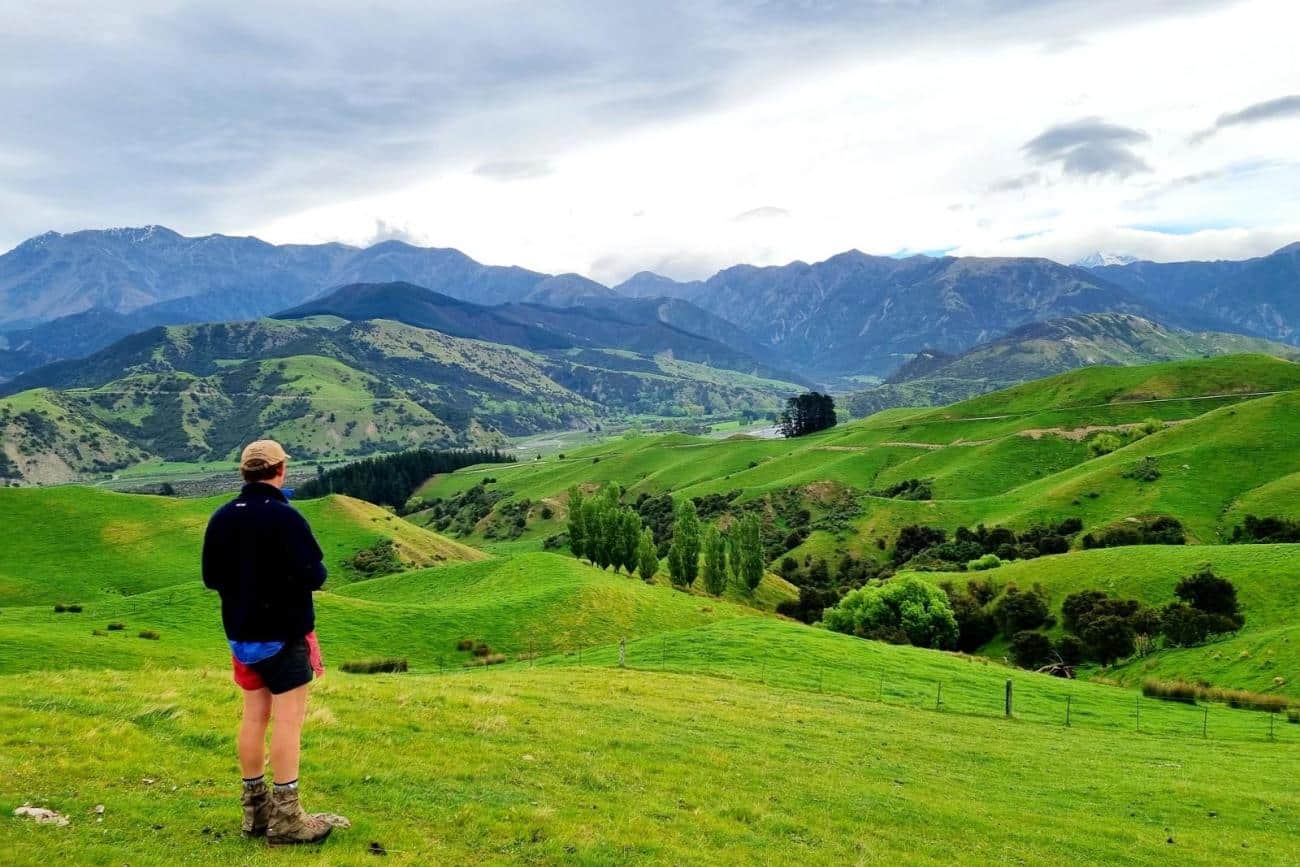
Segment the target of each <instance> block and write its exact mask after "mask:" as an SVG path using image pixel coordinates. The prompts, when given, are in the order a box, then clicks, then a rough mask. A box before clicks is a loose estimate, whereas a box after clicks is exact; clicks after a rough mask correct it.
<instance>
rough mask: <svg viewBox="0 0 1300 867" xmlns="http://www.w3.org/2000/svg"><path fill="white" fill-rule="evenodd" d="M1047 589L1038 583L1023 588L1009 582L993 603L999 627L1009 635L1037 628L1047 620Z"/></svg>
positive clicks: (1004, 633)
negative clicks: (1028, 588)
mask: <svg viewBox="0 0 1300 867" xmlns="http://www.w3.org/2000/svg"><path fill="white" fill-rule="evenodd" d="M1047 615H1048V611H1047V591H1045V590H1044V589H1043V588H1042V587H1039V586H1038V585H1034V587H1033V588H1032V589H1030V590H1021V589H1020V588H1019V587H1017V586H1016V585H1014V584H1008V585H1007V589H1006V591H1005V592H1004V593H1003V594H1002V595H1001V596H1000V597H999V598H998V600H997V602H995V603H994V605H993V617H994V618H995V619H996V620H997V624H998V628H999V629H1001V630H1002V634H1003V635H1006V636H1007V637H1011V636H1014V635H1015V634H1016V633H1017V632H1023V631H1025V630H1030V629H1037V628H1038V627H1040V626H1042V625H1043V624H1044V623H1046V622H1047Z"/></svg>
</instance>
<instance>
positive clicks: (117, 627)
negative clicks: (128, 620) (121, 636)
mask: <svg viewBox="0 0 1300 867" xmlns="http://www.w3.org/2000/svg"><path fill="white" fill-rule="evenodd" d="M123 629H126V624H125V623H117V622H113V623H110V624H108V631H109V632H121V631H122V630H123Z"/></svg>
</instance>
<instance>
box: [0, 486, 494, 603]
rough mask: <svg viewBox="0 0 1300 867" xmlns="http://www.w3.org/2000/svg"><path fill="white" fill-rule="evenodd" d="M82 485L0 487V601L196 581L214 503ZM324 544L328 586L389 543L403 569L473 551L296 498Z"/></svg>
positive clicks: (363, 511) (345, 502)
mask: <svg viewBox="0 0 1300 867" xmlns="http://www.w3.org/2000/svg"><path fill="white" fill-rule="evenodd" d="M227 499H229V497H228V496H226V497H215V498H207V499H201V500H188V499H177V498H172V497H151V496H141V495H135V494H115V493H109V492H105V491H98V490H92V489H89V488H76V487H58V488H49V489H27V488H21V489H7V490H0V514H3V515H4V521H3V523H2V524H0V605H3V606H13V605H35V604H40V605H42V606H44V605H45V604H46V603H54V602H100V601H106V600H117V601H119V602H120V601H121V599H122V597H123V596H131V595H134V594H137V593H144V592H148V591H150V590H157V589H160V588H168V587H174V586H176V585H180V584H183V583H186V582H192V581H196V580H198V577H199V576H198V564H199V552H200V550H201V548H202V544H203V531H204V528H205V527H206V526H207V522H208V517H209V516H210V515H211V514H212V512H213V511H214V510H215V509H216V508H217V506H219V505H220V504H221V503H222V502H224V501H225V500H227ZM297 505H298V507H299V508H300V509H301V510H302V512H303V514H304V515H305V516H306V517H307V519H308V520H309V521H310V522H311V523H312V525H313V527H315V529H316V532H317V535H318V536H319V538H320V541H321V548H322V549H323V550H324V551H325V562H326V566H327V568H328V569H329V570H330V575H331V578H330V582H331V586H337V585H339V584H342V583H346V582H348V581H353V580H357V579H358V578H359V577H362V576H361V575H359V574H358V573H357V572H356V571H355V570H354V569H351V568H350V567H349V566H348V565H347V564H346V562H345V561H347V560H348V559H349V558H351V557H352V556H354V555H355V554H356V553H357V552H358V551H361V550H363V549H367V548H371V547H373V546H374V545H375V544H376V543H377V542H380V541H381V540H391V541H392V542H393V544H394V546H395V549H396V552H397V556H398V558H399V560H400V561H401V562H402V564H403V565H404V566H407V567H410V566H427V565H431V564H434V563H440V562H453V561H463V560H475V559H480V558H482V556H483V555H482V553H481V552H479V551H477V550H475V549H473V548H469V547H467V546H465V545H462V544H460V543H459V542H454V541H452V540H450V539H447V538H444V537H442V536H439V535H438V534H436V533H431V532H429V531H427V530H423V529H421V528H419V527H415V526H413V525H411V524H410V523H408V522H406V521H402V520H401V519H399V518H396V517H394V516H393V515H391V514H390V513H388V512H386V511H384V510H383V509H380V508H378V507H377V506H372V505H370V504H369V503H364V502H362V501H360V500H353V499H350V498H348V497H341V496H332V497H326V498H324V499H321V500H309V501H305V502H302V503H299V504H297Z"/></svg>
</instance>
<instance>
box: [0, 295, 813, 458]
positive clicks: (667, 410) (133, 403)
mask: <svg viewBox="0 0 1300 867" xmlns="http://www.w3.org/2000/svg"><path fill="white" fill-rule="evenodd" d="M558 320H564V321H565V323H566V324H565V328H563V329H562V328H558V327H555V325H554V322H556V321H558ZM485 334H489V335H491V336H492V337H494V338H496V339H495V340H488V339H485V338H484V336H483V335H485ZM638 344H644V345H645V346H647V347H652V348H654V352H653V353H650V352H647V353H640V352H635V351H631V350H629V349H628V348H627V347H628V346H629V345H638ZM728 365H731V367H728ZM734 368H749V370H741V369H734ZM804 387H805V385H804V384H801V383H797V382H791V381H788V380H782V379H780V378H778V375H777V372H775V371H769V370H768V369H766V368H765V367H764V366H763V365H761V364H758V363H757V362H755V361H754V360H753V359H750V358H748V357H746V356H743V355H742V354H740V353H737V352H735V351H733V350H730V349H728V348H726V347H724V346H722V345H721V344H717V343H714V342H713V341H709V340H707V339H705V338H702V337H699V336H697V335H694V334H690V333H688V332H682V331H679V330H677V329H675V328H673V327H672V326H669V325H666V324H664V323H662V322H660V321H659V320H658V319H657V318H654V311H648V312H647V313H646V316H645V318H643V319H641V320H633V319H630V318H627V317H623V316H619V315H615V314H612V313H610V312H609V311H607V310H601V309H598V308H594V309H592V310H577V311H572V312H569V311H556V310H554V309H552V308H546V307H540V306H535V305H526V304H520V305H500V306H496V307H486V306H482V305H476V304H471V303H469V302H464V301H457V300H456V299H452V298H448V297H447V296H445V295H440V294H439V293H436V292H432V291H431V290H428V289H424V288H421V287H418V286H414V285H412V284H406V283H395V284H355V285H351V286H346V287H343V288H340V289H338V290H336V291H335V292H333V293H331V294H330V295H328V296H326V297H325V298H322V299H320V300H319V301H316V302H312V303H311V304H308V305H305V306H300V307H298V308H295V309H291V310H289V311H285V312H284V313H283V314H281V315H280V316H279V317H275V318H263V319H258V320H251V321H243V322H229V323H224V322H223V323H201V324H193V325H172V326H157V327H155V328H151V329H148V330H146V331H142V332H139V333H137V334H133V335H131V336H129V337H126V338H123V339H122V340H119V341H117V342H116V343H114V344H113V345H112V346H109V347H107V348H104V349H101V350H99V351H98V352H96V353H93V354H92V355H90V356H88V357H86V358H81V359H75V360H65V361H60V362H56V363H53V364H49V365H45V366H43V367H40V368H38V369H36V370H33V371H28V372H26V373H24V374H22V375H20V376H18V377H17V378H15V379H14V380H12V381H10V382H8V383H4V384H3V385H2V386H0V395H5V396H4V397H0V457H3V460H0V477H4V476H6V474H8V477H10V478H16V479H21V480H24V481H66V480H69V479H71V478H75V477H78V476H81V475H84V474H87V473H104V472H112V471H115V470H117V469H121V468H124V467H126V466H130V465H132V464H134V463H139V462H140V461H143V460H147V459H149V458H160V459H164V460H171V461H211V460H223V459H227V458H229V457H230V456H231V455H232V454H233V453H234V451H235V450H237V448H238V445H239V443H241V442H243V441H247V440H248V439H249V438H254V437H257V436H265V435H269V436H274V437H276V438H277V439H280V440H281V441H282V442H284V443H285V445H286V447H288V449H289V451H290V452H291V453H292V454H295V455H296V456H298V457H299V458H302V459H313V458H314V459H321V458H330V457H342V456H347V455H359V454H369V453H374V452H381V451H394V450H400V449H403V448H410V447H413V446H431V447H459V446H484V445H500V444H503V443H504V442H505V440H504V435H525V434H532V433H538V432H542V431H549V430H558V429H567V428H573V427H582V426H588V427H590V426H595V425H599V424H602V423H604V422H605V421H607V420H608V419H610V418H619V417H644V416H661V417H662V416H677V417H699V416H711V415H723V416H732V417H734V416H735V415H738V414H741V413H745V412H749V413H770V412H774V411H775V410H776V409H777V408H778V407H779V406H780V405H781V402H782V400H783V399H784V397H785V396H786V395H788V394H790V393H792V392H795V391H798V390H800V389H801V388H804ZM6 467H8V469H5V468H6Z"/></svg>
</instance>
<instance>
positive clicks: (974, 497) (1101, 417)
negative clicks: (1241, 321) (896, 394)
mask: <svg viewBox="0 0 1300 867" xmlns="http://www.w3.org/2000/svg"><path fill="white" fill-rule="evenodd" d="M1297 388H1300V365H1296V364H1293V363H1290V362H1285V361H1281V360H1278V359H1274V358H1267V357H1257V356H1245V357H1235V358H1226V359H1213V360H1204V361H1195V362H1180V363H1174V364H1160V365H1151V366H1148V367H1144V368H1092V369H1088V370H1083V371H1076V372H1074V373H1069V374H1065V375H1062V376H1059V377H1053V378H1051V379H1047V380H1043V381H1041V382H1038V383H1031V384H1027V385H1024V386H1019V387H1017V388H1014V389H1010V390H1007V391H1004V392H999V393H996V394H992V395H987V396H985V397H981V398H977V399H975V400H972V401H967V402H965V403H961V404H957V405H955V406H952V407H947V408H944V409H940V410H923V411H920V412H915V411H914V412H909V413H899V412H890V413H882V414H880V415H879V416H878V417H873V418H870V419H865V420H863V421H860V422H853V423H850V424H845V425H841V426H840V427H837V428H835V429H833V430H830V431H826V432H822V433H819V434H815V435H812V436H808V437H803V438H800V439H797V440H758V439H752V438H745V437H737V438H733V439H727V440H708V439H700V438H693V437H686V436H682V435H670V436H663V437H642V438H634V437H629V438H625V439H623V440H618V441H613V442H607V443H602V444H597V445H593V446H589V447H586V448H583V449H579V450H575V451H573V452H570V453H566V454H564V455H563V456H556V457H553V458H548V459H546V460H542V461H534V462H529V463H525V464H520V465H517V466H510V467H499V466H492V467H483V468H471V469H468V470H464V471H459V472H456V473H453V474H450V475H446V476H441V477H437V478H434V479H432V480H431V481H430V482H429V483H428V484H427V485H426V486H425V487H424V488H423V489H422V490H421V491H420V492H419V496H420V497H422V498H424V499H426V500H430V499H433V498H439V497H441V498H447V497H451V496H454V495H455V494H457V493H459V492H461V491H464V490H466V489H468V488H470V487H472V486H473V485H475V484H478V483H480V482H481V481H483V480H484V479H485V478H491V479H494V480H495V481H494V482H492V485H491V486H492V487H493V488H494V489H497V490H501V491H509V492H510V493H511V496H512V497H513V498H516V499H518V498H524V497H526V498H529V499H532V500H545V499H547V498H552V499H553V498H556V497H558V496H559V495H560V494H561V493H562V492H563V491H564V490H566V489H567V488H568V486H569V485H572V484H578V483H586V484H594V483H605V482H610V481H613V482H618V483H619V484H621V485H622V486H624V487H625V488H626V489H627V490H629V491H630V492H631V494H632V495H636V494H637V493H639V492H641V491H647V492H659V491H670V492H672V493H673V494H674V495H681V496H702V495H706V494H710V493H725V492H728V491H740V492H741V495H740V496H741V499H742V500H744V499H753V498H756V497H760V496H762V495H764V494H766V493H770V492H773V491H778V490H781V489H784V488H789V487H795V486H803V485H817V484H821V483H825V482H836V483H839V484H842V485H845V486H848V487H850V488H852V489H854V490H856V491H858V492H859V493H863V494H865V493H868V492H871V491H875V490H880V489H883V488H885V487H887V486H889V485H891V484H894V483H897V482H900V481H902V480H905V479H909V478H924V479H929V480H931V481H932V486H933V490H934V499H933V500H929V501H921V502H912V501H902V500H887V499H882V498H878V497H876V498H873V497H867V498H864V500H863V501H862V512H861V516H860V519H859V521H858V529H859V534H858V535H859V536H860V537H861V539H862V540H865V541H867V542H874V540H875V539H876V538H879V537H881V536H888V537H892V535H894V534H896V532H897V530H898V529H899V528H900V527H901V526H903V525H905V524H909V523H917V522H921V523H934V524H940V525H943V526H946V527H947V528H948V529H950V530H951V529H952V528H954V527H956V526H957V525H959V524H969V525H974V524H977V523H981V522H982V523H987V524H990V525H992V524H998V523H1003V524H1014V525H1019V526H1028V525H1029V524H1032V523H1034V522H1038V521H1043V520H1048V519H1056V520H1059V519H1060V518H1063V517H1068V516H1072V515H1077V516H1079V517H1081V518H1082V519H1083V520H1084V521H1085V523H1086V524H1087V525H1089V526H1090V527H1092V526H1104V525H1107V524H1109V523H1111V522H1113V521H1117V520H1122V519H1123V518H1126V517H1129V516H1131V515H1135V514H1144V513H1151V512H1155V513H1162V514H1174V515H1177V516H1179V517H1180V518H1182V519H1183V520H1184V522H1185V523H1186V524H1188V526H1189V528H1190V529H1191V530H1192V532H1193V534H1194V535H1195V537H1196V538H1197V539H1199V540H1200V541H1207V542H1208V541H1215V540H1216V539H1217V538H1219V536H1220V534H1221V533H1223V532H1224V531H1226V530H1228V529H1230V527H1231V525H1232V524H1231V523H1230V522H1229V520H1228V519H1230V518H1231V517H1232V516H1234V515H1235V513H1231V512H1229V511H1228V510H1229V509H1230V508H1231V507H1232V506H1233V504H1234V503H1236V502H1238V501H1242V502H1249V500H1248V499H1245V498H1248V497H1250V496H1251V492H1252V491H1254V490H1256V489H1261V490H1264V491H1267V490H1270V489H1269V488H1267V486H1270V485H1273V484H1275V483H1277V480H1278V479H1279V478H1281V477H1285V476H1287V475H1289V474H1291V473H1293V472H1296V471H1298V470H1300V440H1297V437H1298V436H1300V433H1297V431H1300V396H1297V395H1296V394H1294V393H1292V392H1293V391H1294V390H1295V389H1297ZM1261 395H1263V396H1261ZM1144 419H1156V420H1159V421H1160V422H1161V423H1163V424H1164V425H1165V426H1164V428H1163V430H1160V431H1158V432H1157V433H1155V434H1153V435H1151V436H1148V437H1146V438H1145V439H1141V440H1139V441H1137V442H1133V443H1131V444H1128V445H1126V446H1124V447H1122V448H1120V449H1118V450H1117V451H1115V452H1113V453H1111V454H1109V455H1105V456H1103V457H1095V458H1094V457H1091V455H1090V452H1089V448H1088V444H1089V440H1090V439H1091V438H1092V437H1094V436H1095V435H1096V434H1097V433H1098V432H1099V430H1112V431H1116V432H1118V433H1123V432H1124V431H1125V430H1126V429H1127V428H1128V427H1129V426H1132V425H1135V424H1136V423H1138V422H1141V421H1143V420H1144ZM1148 456H1149V457H1152V458H1155V459H1156V460H1157V461H1158V462H1159V465H1160V467H1162V473H1163V475H1162V477H1161V479H1159V480H1158V481H1157V482H1154V483H1149V484H1147V483H1140V482H1137V481H1134V480H1131V479H1126V478H1124V473H1125V472H1127V471H1128V470H1129V469H1130V468H1131V467H1132V465H1133V464H1134V463H1136V462H1138V461H1140V460H1141V459H1143V458H1145V457H1148ZM1283 490H1286V489H1285V488H1283ZM1093 493H1096V494H1097V495H1098V496H1096V497H1092V496H1090V495H1091V494H1093ZM1266 495H1267V494H1261V496H1266ZM1225 515H1227V516H1228V519H1225Z"/></svg>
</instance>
